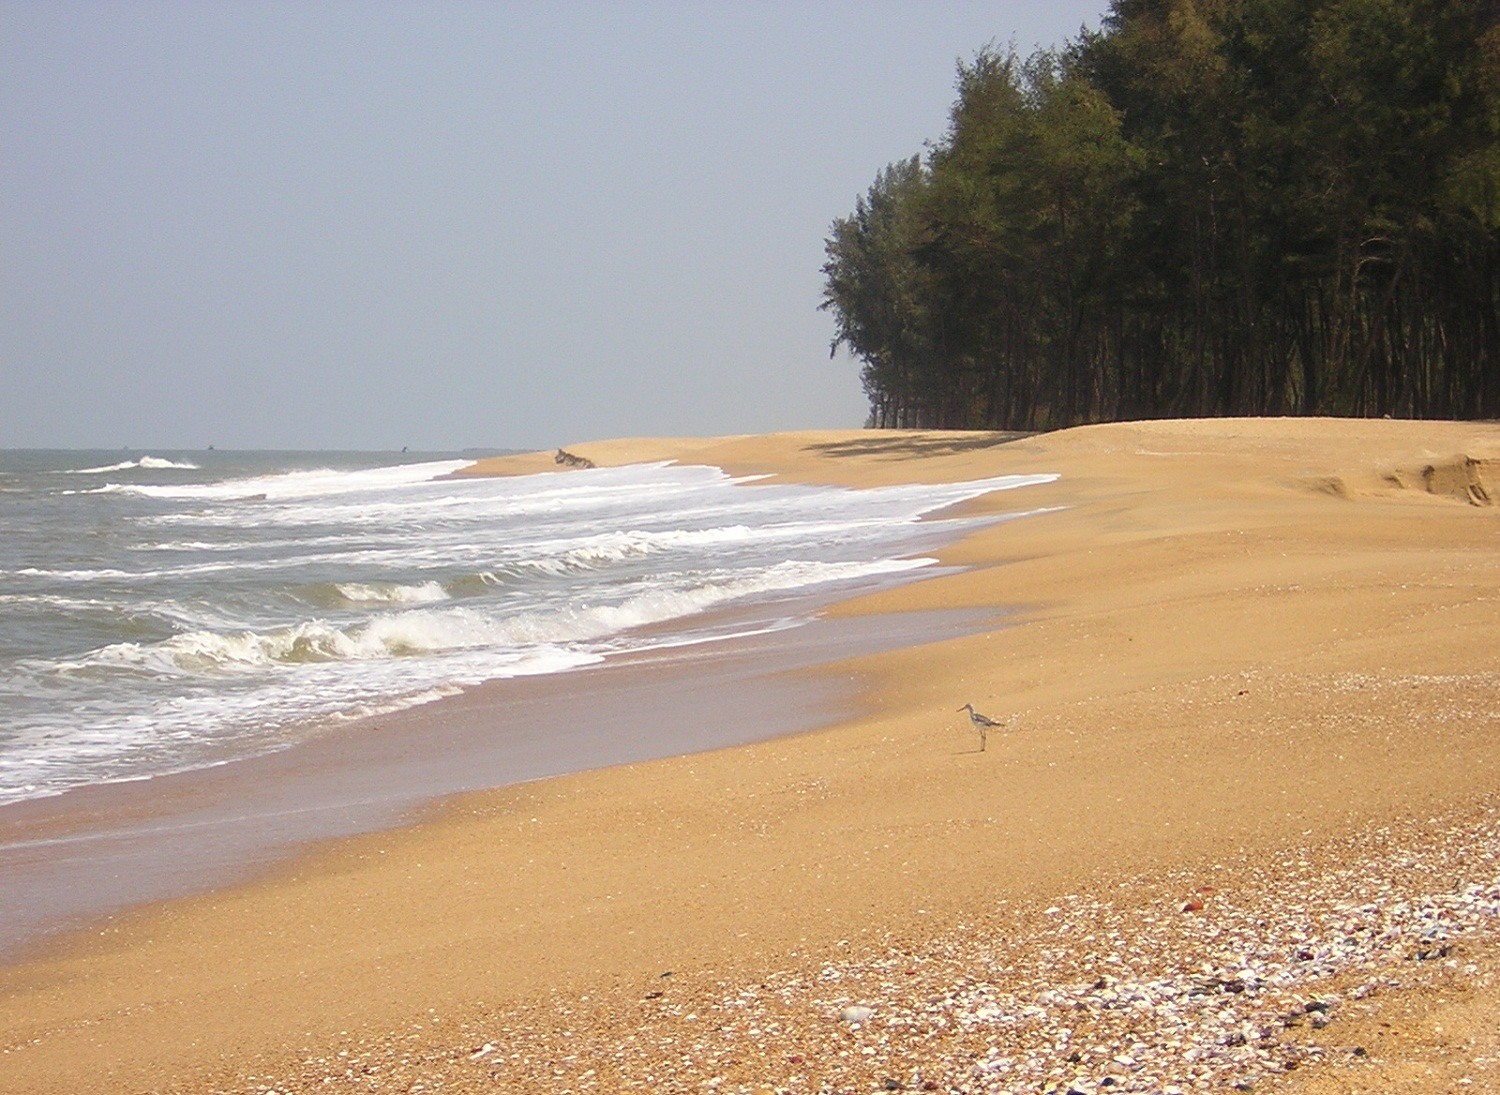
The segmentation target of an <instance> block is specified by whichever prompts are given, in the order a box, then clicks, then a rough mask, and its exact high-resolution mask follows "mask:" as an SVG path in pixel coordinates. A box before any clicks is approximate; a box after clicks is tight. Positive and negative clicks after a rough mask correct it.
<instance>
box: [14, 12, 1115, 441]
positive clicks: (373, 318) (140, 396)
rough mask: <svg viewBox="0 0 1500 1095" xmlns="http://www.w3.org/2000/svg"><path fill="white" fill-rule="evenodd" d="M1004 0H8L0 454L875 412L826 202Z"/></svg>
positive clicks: (698, 429)
mask: <svg viewBox="0 0 1500 1095" xmlns="http://www.w3.org/2000/svg"><path fill="white" fill-rule="evenodd" d="M1104 8H1105V5H1104V4H1103V3H1099V2H1095V0H1055V2H1052V3H1048V4H1037V3H1029V2H1025V0H998V2H989V3H959V2H951V3H927V2H919V0H910V2H907V3H861V4H853V3H816V2H812V0H805V2H800V3H792V2H782V3H769V2H768V3H748V2H746V3H721V2H717V0H715V2H709V0H704V2H702V3H693V4H689V3H680V4H667V3H653V4H645V3H635V4H631V3H625V2H616V3H596V4H538V3H527V4H519V3H518V4H507V3H488V4H479V3H473V4H458V3H452V4H438V3H427V4H418V3H407V4H379V3H341V4H332V3H328V4H315V3H307V2H299V3H286V4H278V3H259V2H257V3H250V2H246V3H212V2H202V0H195V2H191V3H173V4H168V3H154V4H153V3H143V2H131V3H97V2H88V3H68V2H59V0H26V2H18V0H0V108H3V109H0V447H18V446H19V447H31V446H46V447H53V446H55V447H94V446H99V447H119V446H123V445H131V446H135V447H161V448H166V447H185V448H194V447H201V446H206V445H208V444H215V445H217V446H218V447H220V448H231V447H233V448H393V447H394V448H399V447H401V446H402V445H410V446H411V447H412V448H425V449H434V448H456V447H464V446H499V447H518V448H520V447H525V448H530V447H544V446H553V445H558V444H563V443H566V442H569V441H578V440H584V439H587V438H597V437H613V436H625V435H636V434H721V433H747V432H761V431H767V430H778V429H799V428H806V427H820V426H829V427H834V426H858V425H860V424H862V422H863V420H864V416H865V412H866V404H865V399H864V395H863V393H862V392H861V390H860V384H859V367H858V365H857V363H856V362H854V361H852V360H850V359H849V358H848V357H847V355H845V354H843V353H841V354H840V355H839V357H838V358H836V359H834V360H829V357H828V343H829V340H830V338H831V337H832V333H833V324H832V320H831V319H830V318H829V317H828V316H827V315H826V314H824V313H820V312H818V311H817V310H816V309H817V305H818V302H819V300H820V295H821V288H822V275H821V273H820V272H819V270H820V267H821V265H822V263H823V260H824V256H823V240H824V238H825V237H826V235H827V233H828V226H829V223H830V222H831V221H832V220H833V219H834V218H835V217H839V216H843V215H845V214H847V213H848V212H850V211H851V210H852V209H853V207H854V201H855V198H856V196H857V195H858V194H860V193H861V192H863V191H864V190H865V188H866V187H868V186H869V184H870V182H871V180H872V179H873V178H874V176H875V173H876V172H877V171H878V170H879V169H880V168H881V167H883V166H884V165H885V164H887V163H889V162H890V161H892V160H895V159H898V158H901V157H905V156H909V155H911V154H913V153H915V152H919V151H921V149H922V146H923V142H924V141H927V140H933V139H936V138H938V137H940V136H941V134H942V132H943V129H944V126H945V124H946V114H947V110H948V107H949V106H950V105H951V103H952V99H953V83H954V79H953V78H954V66H955V62H956V61H957V60H958V58H960V57H963V58H969V57H971V56H972V55H973V53H974V51H975V50H977V49H978V48H979V47H981V46H983V45H984V44H985V43H987V42H991V41H993V42H997V43H999V44H1002V45H1004V44H1006V43H1008V42H1010V41H1012V40H1013V41H1014V42H1015V43H1016V45H1017V46H1018V48H1019V49H1020V50H1021V51H1022V52H1023V53H1024V52H1030V50H1031V49H1032V48H1033V47H1035V46H1037V45H1055V44H1059V43H1061V41H1062V40H1063V39H1065V38H1068V37H1071V36H1073V35H1075V34H1076V33H1077V31H1078V29H1079V27H1080V26H1081V25H1082V24H1085V23H1087V24H1088V25H1089V26H1097V25H1098V22H1099V19H1100V16H1101V15H1102V13H1103V11H1104Z"/></svg>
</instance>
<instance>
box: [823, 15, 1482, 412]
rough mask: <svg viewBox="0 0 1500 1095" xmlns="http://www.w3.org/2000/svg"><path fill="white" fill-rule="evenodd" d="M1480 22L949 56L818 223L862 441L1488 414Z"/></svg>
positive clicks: (1222, 26) (1265, 22) (1151, 21)
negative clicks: (891, 144) (849, 195)
mask: <svg viewBox="0 0 1500 1095" xmlns="http://www.w3.org/2000/svg"><path fill="white" fill-rule="evenodd" d="M1497 232H1500V29H1497V28H1496V27H1494V26H1493V25H1492V17H1491V15H1490V6H1489V5H1488V4H1485V3H1480V2H1479V0H1466V2H1457V3H1444V2H1436V0H1337V2H1333V3H1320V2H1315V0H1202V2H1196V0H1117V2H1116V3H1115V5H1114V7H1113V8H1112V10H1111V12H1110V14H1109V16H1108V17H1107V18H1106V20H1105V22H1104V26H1103V29H1102V30H1101V31H1099V32H1097V33H1093V34H1085V35H1084V36H1082V37H1081V38H1080V39H1079V40H1078V41H1076V42H1074V43H1071V44H1070V45H1069V46H1068V47H1067V48H1066V49H1064V50H1062V51H1060V52H1042V53H1038V54H1036V55H1034V56H1032V57H1030V58H1026V59H1022V58H1019V57H1017V56H1016V55H1015V53H1014V52H1000V51H996V50H994V49H985V50H981V51H980V52H979V53H978V54H977V55H976V56H975V58H974V60H973V61H972V62H971V63H969V64H964V65H960V66H959V70H958V80H957V98H956V101H955V103H954V106H953V109H952V112H951V114H950V118H949V126H948V131H947V133H946V134H945V135H944V136H943V138H942V139H941V140H940V141H939V142H937V143H936V145H934V146H933V147H932V148H931V150H930V152H929V154H928V156H927V158H926V160H925V162H924V161H923V160H922V159H921V158H918V157H913V158H912V159H911V160H908V161H904V162H902V163H900V164H894V165H891V167H889V168H887V169H886V170H885V171H883V172H882V173H881V174H880V176H879V177H878V178H877V179H876V182H875V184H874V185H873V186H872V187H871V189H870V191H869V193H868V194H867V195H866V196H864V197H863V198H861V199H860V201H859V202H858V204H857V207H856V211H855V214H854V215H853V216H852V217H849V218H845V219H842V220H840V221H837V222H835V224H834V226H833V233H832V236H831V237H830V239H829V241H828V263H827V265H826V266H825V267H824V274H825V276H826V278H827V283H826V286H827V287H826V291H825V298H824V303H823V307H824V308H826V309H828V310H830V311H831V312H832V313H833V315H834V318H835V321H836V324H837V328H836V330H837V335H836V339H835V343H834V349H835V350H837V349H838V348H839V347H840V346H845V347H847V348H848V349H849V350H850V351H851V352H852V353H853V354H854V355H855V356H856V357H857V358H859V359H860V360H862V361H863V362H864V369H865V372H864V379H865V386H866V390H867V392H868V393H869V396H870V399H871V407H872V422H874V423H875V424H877V425H928V426H992V427H1005V428H1022V429H1025V428H1047V427H1056V426H1063V425H1069V424H1073V423H1078V422H1087V421H1094V420H1099V419H1105V418H1118V417H1141V416H1147V415H1151V416H1172V415H1206V414H1252V413H1299V414H1398V415H1425V416H1450V417H1472V416H1496V415H1500V319H1497V303H1500V236H1497Z"/></svg>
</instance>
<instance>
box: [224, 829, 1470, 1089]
mask: <svg viewBox="0 0 1500 1095" xmlns="http://www.w3.org/2000/svg"><path fill="white" fill-rule="evenodd" d="M1205 875H1206V877H1205ZM1188 897H1190V900H1185V898H1188ZM1192 904H1200V905H1201V906H1202V907H1201V908H1194V909H1192V910H1190V911H1188V910H1186V909H1185V906H1186V905H1192ZM919 928H920V925H919V926H917V927H914V928H913V929H912V930H911V931H910V932H907V933H903V934H902V935H901V936H899V937H898V936H896V935H895V934H892V935H890V936H887V937H886V942H885V943H884V944H883V945H882V946H880V947H873V946H872V947H868V948H863V949H861V948H860V947H857V946H849V947H844V948H839V949H838V951H837V953H838V955H839V959H838V960H836V961H830V960H822V961H818V962H815V963H814V962H811V961H810V960H807V961H803V960H801V959H799V958H798V957H797V956H793V957H792V960H791V961H790V962H789V963H788V968H786V969H783V970H779V971H775V972H771V971H767V973H766V974H765V976H764V977H762V978H760V979H759V980H757V981H756V982H755V983H754V984H729V983H722V982H708V983H707V987H706V988H705V987H703V986H702V985H700V986H699V988H697V989H696V990H694V991H692V992H687V991H684V990H685V986H678V988H674V989H673V991H672V992H670V993H664V992H662V991H661V990H659V989H658V990H653V992H652V993H650V994H649V997H648V998H644V999H643V998H642V996H641V995H640V994H635V995H634V996H633V997H629V998H628V1001H627V995H626V994H623V993H622V994H621V998H620V999H619V1000H613V999H612V998H606V997H604V996H603V995H602V994H599V993H595V994H594V996H593V998H592V999H589V998H581V999H571V1000H569V999H562V998H558V999H556V1000H554V1001H551V1002H548V1003H546V1004H544V1005H535V1006H532V1007H530V1008H520V1009H516V1010H514V1011H510V1012H506V1013H502V1014H495V1015H490V1016H486V1017H483V1018H481V1019H478V1020H474V1021H470V1022H468V1023H464V1024H458V1025H459V1026H460V1028H461V1029H459V1030H457V1031H454V1032H452V1037H454V1038H455V1039H461V1040H456V1041H454V1042H453V1043H451V1044H450V1045H443V1046H437V1047H434V1046H433V1045H432V1044H431V1043H428V1044H426V1045H424V1046H423V1047H422V1048H421V1049H417V1048H416V1047H415V1046H413V1045H410V1044H406V1045H402V1044H401V1043H400V1042H399V1041H398V1040H397V1039H396V1037H395V1036H393V1037H392V1038H391V1039H386V1040H375V1041H372V1042H370V1043H368V1044H361V1045H359V1046H356V1047H351V1048H350V1049H349V1050H348V1051H346V1052H345V1055H343V1056H341V1057H340V1058H338V1059H337V1060H336V1061H331V1060H328V1059H325V1058H321V1057H310V1058H307V1059H306V1060H305V1061H304V1062H303V1067H302V1068H301V1069H300V1070H299V1073H300V1074H299V1075H297V1076H293V1077H280V1076H277V1077H275V1081H276V1086H277V1089H278V1090H292V1091H310V1090H314V1089H316V1090H318V1091H324V1092H326V1091H330V1090H332V1091H337V1090H358V1091H412V1090H417V1089H418V1088H424V1089H427V1090H441V1091H450V1092H453V1091H459V1092H462V1091H495V1090H517V1091H521V1090H526V1091H542V1090H545V1091H550V1092H558V1093H561V1092H574V1093H582V1092H611V1091H631V1090H635V1091H664V1092H687V1091H698V1092H720V1093H725V1092H736V1093H757V1095H763V1093H804V1092H805V1093H821V1095H832V1093H834V1092H869V1091H882V1090H886V1091H900V1090H906V1091H939V1092H948V1093H986V1095H1007V1093H1009V1095H1021V1093H1023V1092H1025V1093H1034V1092H1042V1093H1053V1095H1065V1093H1068V1092H1076V1093H1078V1095H1105V1093H1110V1095H1114V1093H1116V1092H1154V1093H1160V1095H1186V1093H1189V1092H1207V1091H1211V1092H1228V1091H1235V1090H1250V1089H1257V1090H1258V1089H1260V1085H1261V1081H1263V1080H1265V1079H1267V1078H1269V1077H1273V1076H1276V1075H1278V1074H1283V1073H1285V1072H1287V1071H1289V1070H1293V1069H1298V1068H1304V1067H1316V1066H1318V1065H1319V1064H1320V1063H1322V1062H1324V1061H1339V1062H1341V1063H1343V1064H1346V1065H1351V1064H1352V1065H1358V1064H1360V1063H1361V1062H1362V1061H1363V1060H1364V1059H1365V1056H1366V1050H1365V1047H1363V1046H1358V1045H1353V1044H1346V1043H1345V1042H1344V1041H1343V1040H1342V1039H1341V1038H1340V1037H1339V1029H1340V1024H1339V1022H1338V1020H1339V1019H1340V1017H1341V1016H1343V1015H1345V1014H1348V1013H1350V1012H1351V1011H1353V1010H1356V1009H1359V1008H1361V1007H1365V1006H1367V1005H1366V1004H1365V1003H1364V1002H1365V1001H1368V1000H1370V998H1371V997H1376V996H1379V995H1380V994H1381V993H1384V992H1386V991H1388V990H1390V989H1391V988H1393V987H1396V986H1399V985H1400V984H1401V983H1402V982H1403V981H1406V980H1410V979H1412V978H1413V977H1416V976H1419V975H1420V973H1421V971H1422V970H1423V969H1424V968H1427V967H1428V966H1429V964H1449V965H1454V964H1457V963H1459V962H1461V961H1463V950H1464V947H1465V944H1466V943H1467V942H1468V941H1471V940H1477V939H1480V938H1484V937H1488V936H1490V935H1491V934H1492V933H1494V932H1495V931H1496V929H1497V928H1500V811H1496V810H1495V809H1493V808H1491V809H1487V810H1485V811H1484V812H1482V813H1480V814H1477V815H1471V816H1468V817H1455V818H1450V819H1447V820H1441V821H1440V820H1438V819H1433V820H1431V821H1429V822H1426V823H1424V824H1416V823H1413V824H1411V825H1409V826H1406V827H1404V828H1402V829H1400V830H1399V831H1397V830H1386V829H1382V830H1378V831H1376V832H1372V833H1366V834H1364V835H1363V836H1362V837H1360V838H1359V839H1357V840H1355V839H1350V840H1347V841H1339V842H1327V843H1324V844H1323V845H1321V846H1318V847H1316V848H1314V847H1312V846H1310V847H1309V850H1307V851H1306V852H1304V853H1294V854H1292V855H1290V856H1289V857H1287V858H1285V859H1284V860H1279V861H1275V862H1266V861H1265V857H1262V858H1261V859H1257V857H1256V856H1255V855H1253V854H1250V853H1247V854H1245V855H1244V856H1242V857H1240V858H1238V859H1237V860H1235V861H1234V862H1225V863H1221V864H1216V865H1212V866H1211V867H1210V868H1208V869H1206V870H1205V871H1200V872H1198V873H1196V874H1188V873H1182V872H1179V873H1172V874H1168V875H1165V876H1154V877H1149V878H1148V877H1142V878H1136V879H1131V880H1128V881H1126V882H1124V883H1120V884H1119V885H1118V888H1117V889H1115V888H1112V889H1111V891H1110V892H1108V893H1093V894H1071V895H1066V896H1059V897H1054V898H1053V899H1052V900H1051V901H1050V902H1047V903H1045V907H1041V906H1038V907H1031V908H1023V907H1014V906H1008V907H1002V908H999V909H996V910H992V911H991V912H989V913H987V914H986V915H985V916H983V917H976V918H974V920H973V921H972V922H971V923H967V924H961V925H957V926H956V927H955V928H954V929H953V930H951V931H948V932H946V933H943V934H939V935H937V936H935V937H924V936H923V935H922V934H921V933H920V930H919ZM846 956H847V957H846ZM679 980H680V979H679ZM679 992H681V993H682V995H678V993H679ZM475 1047H479V1048H478V1049H476V1048H475ZM262 1083H264V1079H263V1080H262ZM232 1090H238V1091H245V1090H257V1091H262V1092H263V1091H266V1090H267V1088H266V1087H265V1086H256V1087H239V1088H234V1089H232Z"/></svg>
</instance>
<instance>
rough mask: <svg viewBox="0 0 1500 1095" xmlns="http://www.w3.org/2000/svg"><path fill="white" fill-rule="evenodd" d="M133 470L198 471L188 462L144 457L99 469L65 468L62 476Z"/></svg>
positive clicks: (106, 465)
mask: <svg viewBox="0 0 1500 1095" xmlns="http://www.w3.org/2000/svg"><path fill="white" fill-rule="evenodd" d="M133 468H149V469H151V470H153V471H154V470H158V469H162V468H175V469H178V470H179V471H198V470H199V468H198V465H197V464H189V463H187V462H186V461H177V460H167V459H164V458H163V457H160V456H143V457H141V458H140V459H139V460H122V461H121V462H120V463H118V464H105V465H103V466H102V467H98V468H65V469H63V471H62V472H61V473H60V474H62V475H104V474H106V473H108V472H112V471H130V470H132V469H133Z"/></svg>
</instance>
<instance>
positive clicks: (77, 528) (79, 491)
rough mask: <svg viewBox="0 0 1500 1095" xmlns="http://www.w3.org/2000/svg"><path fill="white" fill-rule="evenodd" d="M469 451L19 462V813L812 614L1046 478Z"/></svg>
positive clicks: (13, 627) (14, 613) (8, 642)
mask: <svg viewBox="0 0 1500 1095" xmlns="http://www.w3.org/2000/svg"><path fill="white" fill-rule="evenodd" d="M471 462H472V461H471V460H470V459H467V458H464V457H463V456H462V455H457V454H448V455H444V454H424V455H406V454H402V455H397V454H390V453H329V452H319V453H286V452H275V453H232V452H214V451H209V452H197V453H180V452H161V451H157V452H152V453H120V452H73V451H66V452H65V451H47V452H42V451H9V452H0V803H4V802H12V801H16V800H19V799H25V798H34V797H40V796H46V795H53V794H57V793H60V792H62V791H64V790H66V789H68V788H70V787H76V786H80V785H86V784H93V783H100V782H107V781H115V780H126V779H143V778H149V777H151V776H155V775H161V774H165V773H168V772H175V771H183V770H189V769H193V768H200V767H206V766H210V765H216V764H221V763H224V762H226V761H230V760H234V759H236V758H242V757H248V756H252V755H256V754H261V753H265V752H268V751H271V750H275V749H279V748H283V747H285V746H287V745H289V744H292V743H294V742H296V741H299V740H302V739H304V738H306V737H307V736H308V735H310V734H315V733H317V732H318V731H319V730H320V729H321V728H326V727H328V726H330V725H332V724H335V723H338V722H340V721H343V720H349V719H354V718H359V717H362V716H367V715H370V714H374V713H379V712H383V711H392V710H397V709H400V708H403V707H410V706H413V705H416V704H421V703H426V702H430V701H432V700H434V699H437V698H440V697H442V696H445V695H448V694H451V693H453V692H455V691H457V690H459V689H461V688H463V687H465V686H468V685H473V684H477V683H479V682H482V681H486V680H492V679H495V678H500V677H512V676H519V675H524V674H542V673H561V672H567V671H571V670H577V669H580V668H582V667H586V666H589V665H592V664H596V663H599V662H601V661H603V660H605V659H608V658H611V657H616V656H619V655H622V654H627V653H631V652H638V651H644V650H649V649H652V648H658V647H663V646H678V645H683V644H693V643H703V642H710V641H715V640H720V639H723V638H726V637H729V636H732V635H734V634H739V633H743V632H745V631H747V630H765V629H768V628H778V627H793V626H797V624H799V623H800V622H804V621H805V620H806V619H808V618H809V614H810V612H811V608H810V605H811V604H813V603H814V598H816V597H822V598H824V599H826V598H827V597H828V596H830V595H833V594H836V593H843V592H845V591H848V592H853V591H857V590H859V589H862V588H866V587H870V586H874V585H878V584H880V583H886V582H890V581H892V580H898V579H900V578H902V577H903V576H915V575H916V574H918V573H919V572H921V571H922V570H923V569H924V568H927V567H930V566H932V565H933V562H934V560H933V559H932V558H931V556H930V554H928V553H930V552H932V551H933V550H934V549H935V548H936V547H937V546H938V545H940V544H942V543H946V542H951V541H952V540H953V539H954V538H956V536H958V535H959V534H960V533H962V532H963V531H964V530H965V529H967V528H969V527H971V526H972V525H973V524H974V523H975V522H976V521H977V520H978V519H976V518H972V517H970V518H960V517H955V516H951V515H945V514H944V512H943V511H945V510H947V509H948V508H949V507H952V506H954V505H955V504H956V503H960V502H963V501H966V500H969V499H973V498H976V497H978V496H980V495H983V494H986V493H989V492H991V491H997V490H1006V489H1013V488H1019V487H1025V486H1028V485H1033V484H1037V483H1041V482H1046V481H1048V480H1050V479H1051V478H1052V477H1051V476H1005V477H1000V478H993V479H985V480H981V481H976V482H966V483H957V484H950V485H941V486H931V485H919V486H895V487H882V488H876V489H866V490H847V489H839V488H833V487H811V486H798V485H792V484H784V483H778V482H775V481H764V480H751V479H743V478H740V479H737V478H734V477H732V476H730V475H728V474H726V473H725V472H723V471H721V470H719V469H717V468H712V467H695V466H681V465H676V464H670V463H659V464H644V465H636V466H630V467H622V468H599V469H588V470H575V471H568V472H565V473H556V474H542V475H530V476H519V477H494V478H451V477H450V476H452V475H453V473H455V472H458V471H460V470H461V469H463V468H464V467H466V466H468V465H469V464H470V463H471ZM986 520H993V518H987V519H986ZM731 608H732V609H735V610H736V611H734V612H730V613H724V612H717V611H714V610H718V609H731Z"/></svg>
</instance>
